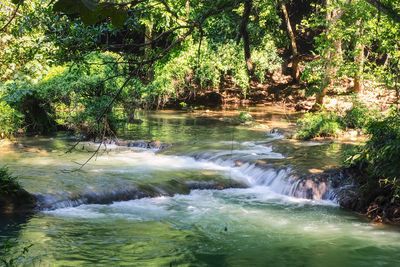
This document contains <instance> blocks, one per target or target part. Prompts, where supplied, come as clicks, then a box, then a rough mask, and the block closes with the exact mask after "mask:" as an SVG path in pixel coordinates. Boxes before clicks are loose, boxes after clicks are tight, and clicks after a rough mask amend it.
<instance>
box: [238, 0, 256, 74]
mask: <svg viewBox="0 0 400 267" xmlns="http://www.w3.org/2000/svg"><path fill="white" fill-rule="evenodd" d="M252 7H253V1H252V0H247V1H246V2H245V3H244V12H243V17H242V23H241V24H240V28H239V38H238V42H239V41H240V38H241V37H243V46H244V58H245V61H246V66H247V72H248V73H249V76H250V78H252V77H253V75H254V67H253V62H252V60H251V50H250V39H249V33H248V32H247V24H248V23H249V17H250V12H251V9H252Z"/></svg>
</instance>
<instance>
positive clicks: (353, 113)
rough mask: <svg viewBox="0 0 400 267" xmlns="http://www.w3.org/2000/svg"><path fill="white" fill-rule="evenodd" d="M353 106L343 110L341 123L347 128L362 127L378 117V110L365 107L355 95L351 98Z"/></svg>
mask: <svg viewBox="0 0 400 267" xmlns="http://www.w3.org/2000/svg"><path fill="white" fill-rule="evenodd" d="M352 102H353V106H352V108H351V109H349V110H347V111H346V112H345V115H344V116H343V118H342V120H341V124H342V125H343V126H344V127H346V128H349V129H364V128H365V126H366V125H367V123H368V122H369V121H371V120H373V119H375V118H376V117H378V111H377V110H376V109H373V108H372V107H369V108H367V106H365V105H364V104H363V103H362V102H360V101H359V100H358V99H357V97H356V96H353V99H352Z"/></svg>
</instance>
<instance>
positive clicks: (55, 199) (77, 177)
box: [0, 112, 400, 266]
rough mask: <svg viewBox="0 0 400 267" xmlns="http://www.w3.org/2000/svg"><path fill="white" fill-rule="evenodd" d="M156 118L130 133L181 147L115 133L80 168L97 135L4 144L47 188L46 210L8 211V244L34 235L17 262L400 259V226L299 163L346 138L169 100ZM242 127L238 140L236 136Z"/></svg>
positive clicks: (0, 154) (8, 157)
mask: <svg viewBox="0 0 400 267" xmlns="http://www.w3.org/2000/svg"><path fill="white" fill-rule="evenodd" d="M160 114H161V115H160ZM146 118H147V119H144V123H143V124H142V125H140V126H134V127H135V128H134V129H132V132H128V133H127V135H128V136H127V139H134V140H138V139H139V138H143V139H145V140H152V139H153V140H154V139H159V140H163V141H165V142H168V143H173V144H174V145H173V146H172V147H170V148H168V149H167V150H163V151H155V150H145V149H136V148H130V147H129V148H128V147H117V146H112V145H111V146H110V145H108V146H107V151H103V150H102V152H101V154H99V155H98V157H97V160H95V161H91V162H90V163H89V164H88V165H87V166H85V168H84V169H83V170H81V171H78V172H69V173H68V172H63V171H62V170H70V169H74V168H76V164H75V163H74V162H84V161H85V160H86V159H87V157H88V155H90V153H88V152H86V150H89V151H90V150H92V149H91V147H90V144H87V143H86V144H82V145H80V146H78V147H77V148H78V150H77V151H74V152H73V153H71V154H64V153H63V152H64V151H65V150H66V147H67V146H66V144H67V143H68V142H71V141H70V140H69V139H65V138H53V139H49V138H28V139H27V140H22V141H21V142H23V144H24V147H23V148H16V149H11V150H10V151H0V161H1V162H3V163H5V164H7V165H8V166H9V168H10V170H11V171H12V172H13V173H14V174H15V175H17V176H19V177H20V181H21V183H22V185H23V186H24V188H26V189H27V190H28V191H30V192H31V193H33V194H35V195H37V196H38V197H39V204H40V206H39V209H40V210H41V211H40V212H38V213H36V214H33V215H30V216H28V217H22V218H21V217H12V216H11V217H8V216H5V215H4V216H2V217H0V240H1V242H2V243H3V242H5V241H10V244H11V245H10V247H11V249H10V250H9V251H8V252H7V255H6V256H9V255H14V256H18V255H20V252H21V251H23V250H24V248H25V247H27V246H29V245H30V244H33V246H32V247H30V248H29V251H28V253H25V254H24V257H22V258H20V259H19V262H18V264H20V265H22V266H30V265H38V266H99V265H100V266H101V265H103V266H120V265H126V266H177V265H183V266H271V265H276V266H305V265H306V266H366V265H387V266H396V265H397V264H398V262H400V256H399V254H398V253H395V252H397V251H400V245H399V242H398V240H399V238H400V231H399V230H398V229H395V228H391V227H379V228H377V227H373V226H371V225H370V224H369V223H368V222H367V221H364V220H363V219H362V218H359V217H357V216H354V215H353V214H351V213H348V212H345V211H343V210H341V209H340V208H339V207H338V206H337V205H336V204H335V202H334V201H332V193H331V189H330V185H329V183H328V182H327V181H323V180H318V179H315V178H312V177H308V176H300V178H299V175H296V173H299V172H298V170H299V169H301V168H302V167H304V166H305V169H310V168H315V169H318V168H322V167H323V166H324V165H323V164H325V162H327V163H329V165H332V163H335V161H334V160H331V159H330V158H337V157H338V155H339V154H340V150H338V149H336V147H334V146H330V145H329V144H328V145H324V144H323V143H321V144H318V145H316V143H306V145H305V146H302V145H301V144H300V145H298V146H296V145H294V144H292V143H290V142H287V140H282V139H281V138H280V136H278V135H276V134H272V135H271V134H269V133H267V134H266V133H265V132H261V131H251V130H249V129H246V128H242V127H240V126H238V127H236V126H235V127H234V128H233V127H232V126H230V125H229V124H225V123H223V122H221V121H216V120H206V119H204V120H203V119H198V118H190V115H187V114H183V115H182V114H176V113H166V114H162V113H160V112H158V113H156V114H152V113H150V114H149V115H148V116H147V117H146ZM233 130H234V131H235V132H234V137H235V138H234V141H232V140H231V141H227V140H229V139H230V138H227V136H228V137H229V136H232V132H233ZM135 134H136V135H137V136H135ZM249 140H252V141H249ZM310 144H312V146H311V145H310ZM335 149H336V150H335ZM332 151H333V152H332ZM327 152H329V153H327ZM322 156H323V157H324V162H322V161H321V160H320V159H321V157H322ZM305 158H306V161H305V160H303V159H305ZM307 164H308V165H307ZM333 165H334V164H333ZM198 189H202V190H198ZM222 189H223V190H222ZM371 239H373V242H372V240H371ZM2 253H3V252H2V251H0V257H1V256H3V255H2ZM337 255H340V257H338V256H337ZM316 263H318V264H316Z"/></svg>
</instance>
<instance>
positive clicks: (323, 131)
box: [295, 112, 342, 140]
mask: <svg viewBox="0 0 400 267" xmlns="http://www.w3.org/2000/svg"><path fill="white" fill-rule="evenodd" d="M339 122H340V117H339V116H337V115H336V114H333V113H328V112H319V113H307V114H305V116H304V118H302V119H299V120H298V121H297V125H298V126H299V128H298V129H297V132H296V135H295V138H297V139H302V140H309V139H312V138H314V137H329V136H338V135H339V133H340V132H341V131H342V126H341V125H340V123H339Z"/></svg>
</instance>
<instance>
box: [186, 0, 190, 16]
mask: <svg viewBox="0 0 400 267" xmlns="http://www.w3.org/2000/svg"><path fill="white" fill-rule="evenodd" d="M189 15H190V0H186V19H187V20H188V21H189Z"/></svg>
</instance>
